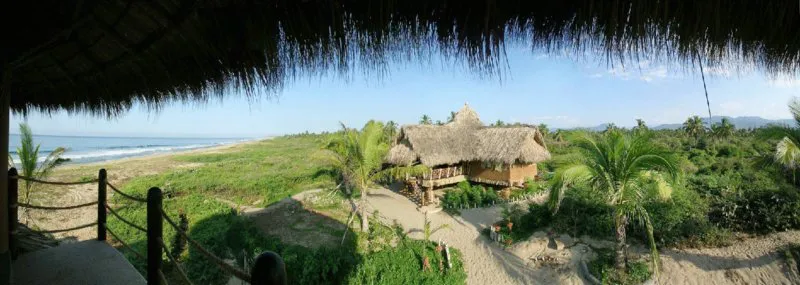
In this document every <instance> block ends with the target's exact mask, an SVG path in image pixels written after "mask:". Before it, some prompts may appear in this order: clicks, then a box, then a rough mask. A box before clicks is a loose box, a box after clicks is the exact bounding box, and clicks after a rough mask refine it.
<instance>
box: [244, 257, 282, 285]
mask: <svg viewBox="0 0 800 285" xmlns="http://www.w3.org/2000/svg"><path fill="white" fill-rule="evenodd" d="M250 278H251V279H250V284H251V285H267V284H277V285H283V284H288V281H287V278H286V265H285V264H284V263H283V258H281V256H280V255H278V254H276V253H274V252H271V251H265V252H264V253H262V254H260V255H258V257H256V260H255V262H254V264H253V268H252V269H250Z"/></svg>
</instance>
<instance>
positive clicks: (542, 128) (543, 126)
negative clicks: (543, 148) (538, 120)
mask: <svg viewBox="0 0 800 285" xmlns="http://www.w3.org/2000/svg"><path fill="white" fill-rule="evenodd" d="M536 128H538V129H539V132H540V133H542V136H544V137H547V135H549V134H550V129H548V128H547V124H539V125H538V126H536Z"/></svg>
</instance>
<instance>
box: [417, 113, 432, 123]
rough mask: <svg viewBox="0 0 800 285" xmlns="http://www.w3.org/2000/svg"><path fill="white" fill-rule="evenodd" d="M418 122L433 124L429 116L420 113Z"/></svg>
mask: <svg viewBox="0 0 800 285" xmlns="http://www.w3.org/2000/svg"><path fill="white" fill-rule="evenodd" d="M419 123H420V124H421V125H431V124H433V121H432V120H431V117H429V116H428V115H422V118H420V119H419Z"/></svg>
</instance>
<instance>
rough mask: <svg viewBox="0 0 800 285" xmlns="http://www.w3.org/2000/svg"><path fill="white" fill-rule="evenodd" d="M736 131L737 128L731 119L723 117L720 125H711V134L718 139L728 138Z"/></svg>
mask: <svg viewBox="0 0 800 285" xmlns="http://www.w3.org/2000/svg"><path fill="white" fill-rule="evenodd" d="M735 131H736V126H734V125H733V123H731V119H729V118H728V117H723V118H722V121H720V122H719V124H713V125H711V133H712V134H714V137H717V138H727V137H730V136H732V135H733V133H734V132H735Z"/></svg>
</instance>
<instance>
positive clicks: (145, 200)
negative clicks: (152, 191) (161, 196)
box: [106, 182, 147, 203]
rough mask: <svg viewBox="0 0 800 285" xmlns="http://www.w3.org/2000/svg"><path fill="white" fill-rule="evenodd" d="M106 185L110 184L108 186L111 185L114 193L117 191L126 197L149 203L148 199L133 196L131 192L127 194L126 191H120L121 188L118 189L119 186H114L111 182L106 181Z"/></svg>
mask: <svg viewBox="0 0 800 285" xmlns="http://www.w3.org/2000/svg"><path fill="white" fill-rule="evenodd" d="M106 185H108V187H111V190H113V191H114V193H117V194H119V195H120V196H122V197H125V198H127V199H129V200H133V201H136V202H140V203H147V199H144V198H138V197H134V196H131V195H129V194H125V192H122V191H120V190H119V189H117V187H114V185H111V183H108V182H106Z"/></svg>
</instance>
